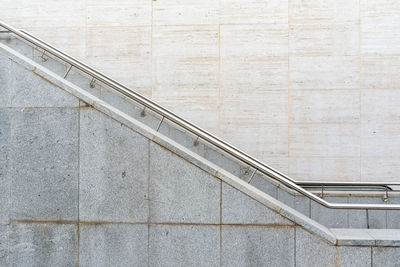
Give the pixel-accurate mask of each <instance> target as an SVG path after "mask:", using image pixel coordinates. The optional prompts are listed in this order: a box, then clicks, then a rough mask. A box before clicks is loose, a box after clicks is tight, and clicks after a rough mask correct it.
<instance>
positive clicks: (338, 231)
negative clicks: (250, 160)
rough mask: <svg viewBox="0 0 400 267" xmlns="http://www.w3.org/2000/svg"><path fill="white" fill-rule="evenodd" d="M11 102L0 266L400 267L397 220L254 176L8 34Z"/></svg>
mask: <svg viewBox="0 0 400 267" xmlns="http://www.w3.org/2000/svg"><path fill="white" fill-rule="evenodd" d="M0 95H1V97H0V148H1V151H2V152H1V154H0V182H1V184H2V186H1V187H0V266H74V265H75V266H76V265H79V266H111V265H113V266H131V265H134V266H177V265H178V266H244V265H246V266H399V262H400V253H399V252H400V248H399V244H400V243H399V241H400V230H399V228H400V211H399V210H366V209H364V210H353V209H328V208H326V207H324V206H322V205H320V204H319V203H317V202H315V201H313V200H310V199H309V198H307V197H305V196H303V195H300V194H299V193H297V192H294V191H292V190H291V189H289V188H287V187H286V186H284V185H283V184H281V183H279V182H277V181H276V180H274V179H272V178H270V177H268V176H266V175H264V174H262V173H259V172H257V173H255V174H254V175H253V173H254V169H252V168H251V167H249V166H248V165H247V164H245V163H243V162H241V161H239V160H237V159H236V158H234V157H233V156H231V155H229V154H227V153H225V152H223V151H221V150H219V149H218V148H216V147H213V146H212V145H210V144H208V143H207V142H205V141H202V140H201V139H198V138H197V137H196V136H194V135H193V134H192V133H190V132H188V131H187V130H185V129H183V128H181V127H179V126H177V125H176V124H174V123H172V122H170V121H168V120H165V119H164V120H163V119H162V117H161V116H160V115H159V114H157V113H155V112H153V111H151V110H149V109H146V108H145V107H144V106H143V105H141V104H140V103H137V102H135V101H132V99H130V98H128V97H127V96H125V95H123V94H120V93H118V92H117V91H115V90H114V89H113V88H111V87H109V86H107V85H106V84H103V83H101V82H99V81H97V80H94V79H93V77H90V76H88V75H87V74H85V73H83V72H81V71H79V70H77V69H76V68H70V65H69V64H66V63H65V62H63V61H62V60H60V59H57V58H55V57H52V56H51V55H49V54H47V53H44V51H42V50H41V49H38V48H36V47H35V46H34V45H32V44H31V43H27V42H25V41H23V40H21V39H19V38H17V37H16V36H15V35H12V34H10V33H7V32H6V33H0ZM315 193H316V194H319V192H315ZM384 194H385V193H382V192H365V191H362V192H325V193H324V198H325V199H326V200H328V201H330V202H335V203H378V204H379V203H394V204H399V203H400V196H399V194H398V193H396V192H390V193H389V195H388V196H389V199H388V201H387V202H386V201H385V200H386V199H384V198H382V197H383V196H384Z"/></svg>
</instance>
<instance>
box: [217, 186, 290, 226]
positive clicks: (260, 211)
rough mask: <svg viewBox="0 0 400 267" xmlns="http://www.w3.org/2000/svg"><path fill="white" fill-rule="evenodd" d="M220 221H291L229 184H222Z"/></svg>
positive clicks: (242, 222)
mask: <svg viewBox="0 0 400 267" xmlns="http://www.w3.org/2000/svg"><path fill="white" fill-rule="evenodd" d="M222 222H223V223H226V224H280V225H291V224H292V222H290V221H289V220H287V219H285V218H284V217H282V216H281V215H279V214H277V213H276V212H274V211H271V210H266V209H265V206H264V205H262V204H261V203H259V202H257V201H256V200H254V199H251V198H249V197H248V196H246V195H245V194H243V193H241V192H239V191H237V190H236V189H234V188H232V187H231V186H229V185H227V184H225V183H223V184H222Z"/></svg>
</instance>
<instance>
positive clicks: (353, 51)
mask: <svg viewBox="0 0 400 267" xmlns="http://www.w3.org/2000/svg"><path fill="white" fill-rule="evenodd" d="M3 2H4V3H2V4H3V5H2V9H1V10H0V17H1V18H2V19H3V20H5V21H7V22H9V23H11V24H14V26H16V27H17V28H23V29H26V30H28V31H30V32H32V33H34V34H36V35H38V36H39V37H41V38H43V39H44V40H46V41H49V42H50V43H51V44H53V45H55V46H56V47H59V48H61V49H62V50H64V51H66V52H68V53H71V54H72V55H73V56H75V57H77V58H79V59H82V60H84V61H85V62H87V63H89V64H90V65H93V66H94V67H95V68H96V69H98V70H100V71H102V72H105V73H106V74H108V75H109V76H111V77H113V78H116V79H117V80H119V81H120V82H122V83H124V84H126V85H128V86H130V87H131V88H133V89H134V90H137V91H138V92H140V93H142V94H144V95H146V96H149V97H152V98H153V99H154V100H156V101H157V102H159V103H160V104H162V105H163V106H166V107H167V108H170V109H171V110H173V111H175V112H177V113H178V114H179V115H181V116H183V117H185V118H187V119H188V120H190V121H192V122H194V123H196V124H199V125H200V126H201V127H203V128H205V129H207V130H209V131H211V132H212V133H214V134H216V135H218V136H220V137H222V138H224V139H226V140H227V141H229V142H230V143H232V144H233V145H235V146H238V147H239V148H240V149H242V150H244V151H245V152H248V153H249V154H251V155H253V156H255V157H257V158H259V159H260V160H261V161H264V162H266V163H268V164H269V165H271V166H272V167H275V168H277V169H279V170H280V171H282V172H284V173H289V174H290V175H291V176H293V177H294V178H295V179H298V180H304V179H307V180H340V181H396V179H398V178H397V175H396V173H397V172H398V171H397V170H398V167H397V166H398V164H396V163H395V161H393V160H390V159H389V158H388V156H385V155H379V156H374V159H372V158H369V156H368V155H364V152H363V151H364V148H363V147H364V146H367V145H365V142H363V141H362V140H361V139H362V137H361V136H355V137H354V139H351V140H348V141H346V142H349V145H350V143H351V144H352V145H353V146H360V149H361V152H360V153H358V154H357V155H354V156H351V158H350V157H349V156H348V155H345V154H346V151H343V155H342V156H331V157H330V159H327V158H326V157H325V156H321V155H314V156H313V157H312V158H309V156H308V151H312V150H313V149H314V148H315V146H314V145H313V144H315V143H316V142H318V139H319V137H318V136H315V135H311V136H310V140H311V141H310V143H308V142H306V143H303V144H301V147H302V151H301V152H299V150H298V148H295V149H294V150H292V148H291V146H290V145H289V144H291V143H293V142H297V141H298V140H296V139H295V138H294V137H293V135H292V134H291V132H294V133H296V129H297V127H298V126H299V125H304V124H309V123H315V124H316V125H315V127H316V128H321V132H322V135H323V136H325V137H326V138H331V139H335V138H338V139H341V138H342V132H341V131H339V130H338V129H342V128H346V127H349V124H352V125H359V124H360V123H362V124H364V123H366V122H369V121H374V120H375V119H376V118H377V117H378V120H380V119H381V121H382V122H383V121H384V122H385V123H389V124H390V123H396V122H397V121H398V116H397V115H396V114H397V113H396V112H397V110H396V108H395V107H394V106H393V105H392V104H391V103H397V102H398V100H399V99H398V96H397V95H396V93H387V92H385V91H384V90H392V91H396V90H397V89H399V88H400V87H399V86H400V83H399V79H398V76H399V75H398V74H399V65H400V64H399V62H400V60H399V58H400V57H399V55H400V46H399V38H400V34H399V33H398V32H399V26H398V25H400V24H399V23H397V22H398V21H399V19H400V18H399V16H398V13H399V10H400V5H399V3H398V2H396V1H391V0H388V1H384V2H381V1H378V0H373V1H358V0H337V1H334V0H327V1H320V0H307V1H300V0H285V1H281V0H270V1H264V2H259V1H254V0H220V1H211V0H207V1H202V2H200V3H198V2H196V1H193V0H190V1H182V0H168V1H163V0H157V1H145V0H135V1H128V0H123V1H119V2H118V5H116V4H115V3H114V2H112V1H109V0H100V1H94V0H87V1H77V0H74V1H72V2H71V1H65V0H61V1H57V2H54V1H49V0H40V1H35V2H32V1H28V0H13V1H11V0H4V1H3ZM0 39H1V40H2V41H3V42H7V40H3V39H2V38H0ZM14 41H15V40H10V41H9V44H12V43H15V42H14ZM14 45H15V47H19V48H20V49H21V52H22V53H28V54H29V53H31V51H29V50H30V49H28V50H26V49H25V48H24V47H22V46H20V45H18V44H16V43H15V44H14ZM36 59H37V60H40V56H38V57H36ZM47 64H48V65H49V66H51V60H49V63H47ZM54 71H57V72H58V70H55V69H54ZM62 72H63V71H61V70H60V73H62ZM372 89H375V90H376V91H375V92H374V93H372V92H366V91H368V90H372ZM380 90H383V91H380ZM272 91H274V92H272ZM389 95H392V97H391V98H390V99H388V98H389ZM1 101H6V100H4V99H2V100H1ZM385 103H388V104H387V105H385ZM0 104H2V103H0ZM377 114H379V116H378V115H377ZM324 124H329V125H332V126H328V129H325V127H326V126H325V125H324ZM271 125H273V126H274V127H271ZM362 127H365V126H362ZM285 129H286V130H285ZM383 131H384V132H383V136H388V135H390V131H391V129H388V128H386V127H384V128H383ZM392 141H393V142H394V143H396V142H397V141H394V140H392ZM330 146H332V144H331V145H330ZM382 146H384V147H387V146H390V145H388V144H387V143H386V141H384V142H383V143H382V142H379V143H375V144H372V145H369V146H367V147H366V150H369V149H372V150H379V147H382ZM338 148H340V146H339V147H338ZM339 152H340V151H339ZM340 153H342V152H340ZM292 154H296V156H295V157H293V156H292ZM276 157H279V160H276ZM365 160H366V161H367V163H365V164H363V163H361V164H362V166H361V168H359V166H358V165H359V164H360V162H363V161H365ZM396 160H397V159H396ZM389 161H390V162H392V163H390V164H389V163H387V162H389ZM303 162H304V164H305V165H307V166H319V165H323V166H325V167H324V168H308V167H307V168H303V167H301V166H300V165H301V164H303ZM352 166H354V167H352ZM388 169H389V170H388ZM390 170H392V171H390Z"/></svg>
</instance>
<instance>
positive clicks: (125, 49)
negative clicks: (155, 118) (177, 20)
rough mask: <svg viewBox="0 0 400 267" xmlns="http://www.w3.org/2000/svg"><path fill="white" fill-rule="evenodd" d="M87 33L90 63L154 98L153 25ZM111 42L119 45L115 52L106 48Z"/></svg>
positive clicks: (116, 45)
mask: <svg viewBox="0 0 400 267" xmlns="http://www.w3.org/2000/svg"><path fill="white" fill-rule="evenodd" d="M125 4H126V3H125ZM114 6H116V5H115V4H114ZM86 34H87V37H86V38H87V41H86V47H87V48H86V59H87V63H89V64H90V65H92V66H93V67H95V68H96V69H98V70H101V71H102V72H104V73H105V74H106V75H109V76H111V77H112V78H113V79H116V80H118V81H119V82H120V83H122V84H125V85H127V86H129V87H130V88H133V89H134V90H136V91H138V92H139V93H142V94H144V95H146V96H149V97H151V95H152V92H151V86H152V85H151V82H152V78H151V28H150V27H149V26H136V27H133V26H124V27H122V26H119V27H114V26H110V25H107V26H105V25H104V26H101V27H88V28H87V31H86ZM110 40H113V41H114V42H115V46H114V47H113V48H111V49H110V47H109V46H107V45H105V44H107V43H109V42H110ZM100 59H101V60H100Z"/></svg>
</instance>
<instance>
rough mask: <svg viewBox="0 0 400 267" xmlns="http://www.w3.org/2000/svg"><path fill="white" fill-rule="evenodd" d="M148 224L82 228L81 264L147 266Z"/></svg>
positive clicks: (85, 226) (101, 225)
mask: <svg viewBox="0 0 400 267" xmlns="http://www.w3.org/2000/svg"><path fill="white" fill-rule="evenodd" d="M147 228H148V226H147V225H145V224H137V225H134V224H98V225H83V226H81V227H80V241H79V242H80V245H79V255H80V258H79V266H148V265H147V259H148V255H147V253H148V244H147V234H148V233H147Z"/></svg>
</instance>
